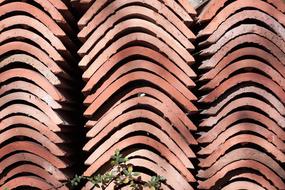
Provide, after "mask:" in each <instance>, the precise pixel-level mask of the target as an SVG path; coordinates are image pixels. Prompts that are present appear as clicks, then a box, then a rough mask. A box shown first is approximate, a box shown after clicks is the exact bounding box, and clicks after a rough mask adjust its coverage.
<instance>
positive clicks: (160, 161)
mask: <svg viewBox="0 0 285 190" xmlns="http://www.w3.org/2000/svg"><path fill="white" fill-rule="evenodd" d="M126 157H127V158H128V159H131V158H133V157H143V158H145V159H148V158H152V160H151V161H152V162H154V163H155V164H156V165H158V166H160V167H161V168H162V169H164V170H165V171H168V172H165V174H164V175H168V176H169V180H175V181H179V182H180V183H181V184H182V186H185V187H189V186H190V185H189V184H188V181H187V179H186V178H185V177H184V176H183V175H181V173H179V172H178V171H177V170H176V168H174V167H173V166H172V165H171V164H170V163H168V162H167V161H166V160H165V159H164V158H162V157H161V156H159V155H157V154H156V153H154V152H152V151H150V150H147V149H140V150H135V151H134V152H131V153H129V154H128V155H127V156H126ZM170 178H171V179H170Z"/></svg>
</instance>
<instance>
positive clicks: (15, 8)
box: [0, 2, 76, 49]
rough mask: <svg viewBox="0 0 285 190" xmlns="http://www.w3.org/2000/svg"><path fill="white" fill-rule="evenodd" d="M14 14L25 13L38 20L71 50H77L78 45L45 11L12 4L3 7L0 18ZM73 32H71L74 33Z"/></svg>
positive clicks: (20, 4) (21, 4) (23, 4)
mask: <svg viewBox="0 0 285 190" xmlns="http://www.w3.org/2000/svg"><path fill="white" fill-rule="evenodd" d="M13 12H24V13H26V14H29V15H31V16H33V17H34V18H37V19H38V20H39V21H41V22H42V23H44V24H45V25H46V26H47V27H48V28H50V30H51V31H52V32H53V33H54V34H55V35H56V36H58V37H61V38H62V39H63V40H64V41H65V43H66V44H67V45H68V46H69V47H70V49H76V45H75V44H74V43H73V41H71V40H70V39H69V37H68V35H66V33H65V32H64V31H63V30H62V29H61V27H59V25H57V23H56V22H55V21H54V20H53V19H52V18H51V17H49V15H47V14H46V13H45V12H44V11H42V10H40V9H39V8H37V7H35V6H33V5H30V4H28V3H24V2H11V3H8V4H4V5H1V7H0V16H3V15H6V14H10V13H13ZM72 31H73V30H71V31H70V32H72Z"/></svg>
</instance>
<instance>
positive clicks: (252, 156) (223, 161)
mask: <svg viewBox="0 0 285 190" xmlns="http://www.w3.org/2000/svg"><path fill="white" fill-rule="evenodd" d="M238 160H255V161H257V162H260V163H262V164H264V165H266V166H267V167H268V168H270V169H271V170H273V171H274V172H275V173H276V174H277V175H278V176H280V177H281V178H282V179H285V171H284V170H283V169H282V166H280V165H279V164H278V162H276V161H275V160H274V159H272V158H271V157H270V156H268V155H267V154H265V153H263V152H261V151H258V150H256V149H253V148H238V149H235V150H232V151H231V152H228V153H227V154H225V155H224V156H223V157H221V158H220V159H219V160H216V161H214V160H213V161H212V160H211V161H210V162H207V163H206V162H200V164H199V166H200V167H203V168H204V167H209V168H207V169H205V170H200V171H199V172H198V176H199V177H201V178H209V177H212V176H213V175H214V174H216V173H217V172H218V171H220V170H221V169H222V168H223V167H225V166H226V165H228V164H230V163H233V162H235V161H238Z"/></svg>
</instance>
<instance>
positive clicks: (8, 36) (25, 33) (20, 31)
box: [0, 28, 64, 62]
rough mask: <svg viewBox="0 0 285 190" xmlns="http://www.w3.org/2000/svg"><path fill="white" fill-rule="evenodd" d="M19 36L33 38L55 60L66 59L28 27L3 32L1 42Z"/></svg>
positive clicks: (0, 37) (0, 36)
mask: <svg viewBox="0 0 285 190" xmlns="http://www.w3.org/2000/svg"><path fill="white" fill-rule="evenodd" d="M17 38H21V39H27V40H31V41H32V42H34V43H35V44H37V45H38V46H39V47H40V48H41V49H42V50H44V51H45V52H46V53H47V54H48V56H49V57H50V58H52V59H53V60H54V61H59V62H63V61H64V59H63V58H62V56H61V55H60V54H59V53H58V51H57V50H56V49H55V48H54V47H53V46H52V45H51V44H50V43H49V42H48V41H46V40H45V39H44V38H42V37H41V36H40V35H38V34H36V33H34V32H31V31H29V30H26V29H20V28H14V29H10V30H6V31H4V32H1V35H0V43H3V42H5V41H6V40H7V41H8V40H11V39H17Z"/></svg>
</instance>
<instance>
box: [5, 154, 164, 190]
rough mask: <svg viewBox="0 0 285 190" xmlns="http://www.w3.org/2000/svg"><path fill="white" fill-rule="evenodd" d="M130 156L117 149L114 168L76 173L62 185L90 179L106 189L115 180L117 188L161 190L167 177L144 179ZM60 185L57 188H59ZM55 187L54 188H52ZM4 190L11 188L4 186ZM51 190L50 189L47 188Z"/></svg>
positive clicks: (113, 162) (113, 160)
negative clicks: (89, 172) (131, 161)
mask: <svg viewBox="0 0 285 190" xmlns="http://www.w3.org/2000/svg"><path fill="white" fill-rule="evenodd" d="M127 162H128V158H125V157H123V155H122V154H121V153H120V150H116V151H115V154H114V155H113V156H112V157H111V165H112V168H111V169H110V170H109V171H107V172H106V173H104V174H97V175H94V176H91V177H88V176H81V175H75V176H74V178H73V179H71V180H70V181H69V182H66V183H65V184H63V185H61V186H60V187H62V186H64V185H68V184H69V185H71V187H73V188H76V187H78V185H79V184H80V183H81V182H83V181H90V182H91V183H93V184H94V186H96V187H97V188H101V189H102V190H103V189H106V187H107V186H108V185H109V184H110V183H112V182H113V181H114V183H115V188H116V189H120V187H122V186H125V185H129V187H131V189H132V190H142V189H143V187H148V188H150V189H151V190H161V183H162V182H164V181H165V180H166V179H165V178H164V177H162V176H152V177H151V180H150V181H147V182H145V181H143V180H142V179H141V177H140V176H139V175H140V174H139V173H137V172H134V171H133V170H134V166H133V165H132V164H128V163H127ZM60 187H58V188H57V189H59V188H60ZM52 189H54V188H52ZM4 190H9V189H8V188H4ZM47 190H49V189H47Z"/></svg>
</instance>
